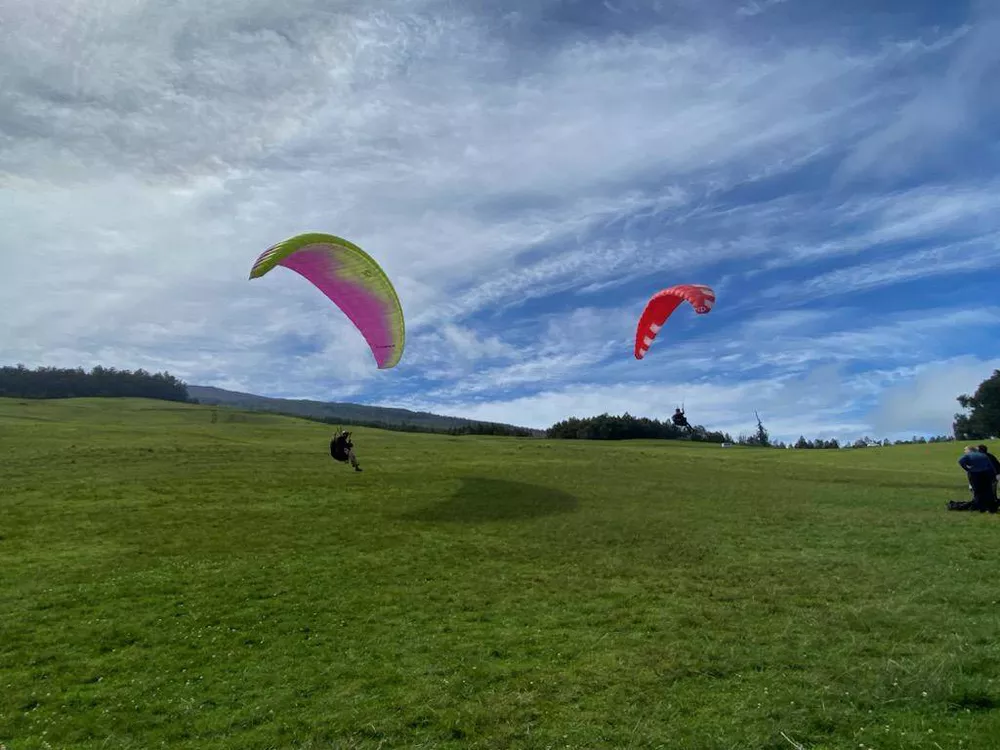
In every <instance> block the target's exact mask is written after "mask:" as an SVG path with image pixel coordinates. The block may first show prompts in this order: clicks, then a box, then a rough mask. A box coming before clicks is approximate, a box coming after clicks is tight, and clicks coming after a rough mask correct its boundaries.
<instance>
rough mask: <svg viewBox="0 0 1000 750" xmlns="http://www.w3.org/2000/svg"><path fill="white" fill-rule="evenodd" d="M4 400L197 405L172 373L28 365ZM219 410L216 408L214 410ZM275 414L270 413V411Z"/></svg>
mask: <svg viewBox="0 0 1000 750" xmlns="http://www.w3.org/2000/svg"><path fill="white" fill-rule="evenodd" d="M0 397H8V398H94V397H104V398H152V399H160V400H163V401H183V402H186V403H195V404H196V403H198V400H197V399H195V398H191V396H190V394H189V393H188V388H187V385H186V384H185V383H183V382H182V381H180V380H178V379H177V378H176V377H174V376H173V375H170V374H168V373H165V372H163V373H155V374H152V373H149V372H146V371H145V370H141V369H140V370H134V371H133V370H118V369H115V368H113V367H112V368H107V367H100V366H98V367H95V368H93V369H92V370H91V371H90V372H87V371H85V370H83V369H82V368H79V367H78V368H58V367H38V368H36V369H34V370H30V369H28V368H27V367H25V366H24V365H17V366H16V367H10V366H6V367H0ZM216 408H218V407H216ZM269 411H271V410H269ZM272 413H276V414H282V415H284V416H289V417H296V418H299V419H308V420H310V421H313V422H322V423H325V424H335V425H338V426H344V427H348V426H350V427H372V428H377V429H382V430H394V431H396V432H427V433H436V434H445V435H502V436H508V437H531V436H532V434H533V433H532V431H531V430H528V429H525V428H521V427H514V426H511V425H505V424H494V423H492V422H469V423H467V424H460V425H455V426H450V427H437V426H432V425H416V424H412V423H407V422H402V423H400V422H386V421H382V420H377V419H373V420H363V419H343V418H338V417H336V416H322V417H320V416H310V415H306V414H298V413H290V412H288V413H286V412H280V411H273V412H272Z"/></svg>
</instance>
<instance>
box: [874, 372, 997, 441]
mask: <svg viewBox="0 0 1000 750" xmlns="http://www.w3.org/2000/svg"><path fill="white" fill-rule="evenodd" d="M997 369H1000V358H995V359H991V360H983V359H978V358H976V357H973V356H963V357H956V358H953V359H949V360H942V361H938V362H929V363H927V364H924V365H920V366H918V367H915V368H914V370H913V373H912V375H911V377H909V378H907V379H905V380H903V381H902V382H900V383H898V384H896V385H893V386H891V387H890V388H887V389H886V390H885V391H883V392H882V393H881V394H880V397H879V405H878V408H877V410H876V411H875V412H874V414H873V416H872V423H873V426H874V428H875V429H876V430H879V431H882V432H890V433H901V434H910V433H913V434H924V433H932V434H936V435H950V434H951V432H952V422H953V421H954V418H955V414H960V413H962V411H963V410H962V408H961V406H960V405H959V404H958V402H957V401H956V399H957V398H958V396H960V395H962V394H971V393H974V392H975V390H976V388H977V387H978V386H979V384H980V383H981V382H983V381H984V380H986V379H987V378H989V377H990V376H991V375H992V374H993V371H994V370H997Z"/></svg>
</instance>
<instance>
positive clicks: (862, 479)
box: [0, 398, 1000, 750]
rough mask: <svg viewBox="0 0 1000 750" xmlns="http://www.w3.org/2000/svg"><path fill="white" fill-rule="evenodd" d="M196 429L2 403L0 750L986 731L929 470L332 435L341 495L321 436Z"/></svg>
mask: <svg viewBox="0 0 1000 750" xmlns="http://www.w3.org/2000/svg"><path fill="white" fill-rule="evenodd" d="M213 411H215V410H213V409H212V407H204V406H198V405H194V404H187V403H178V402H165V401H157V400H150V399H130V398H121V399H106V398H104V399H102V398H92V399H51V400H40V399H31V400H29V399H23V400H18V399H3V398H0V452H2V455H3V468H2V470H0V476H2V485H0V490H2V492H3V497H2V502H0V570H2V571H3V575H2V576H0V607H2V608H3V611H4V612H7V613H10V615H9V616H7V617H4V618H0V671H3V673H4V683H3V686H4V689H3V690H0V745H5V746H7V747H9V748H11V750H14V749H15V748H18V749H19V748H44V747H56V748H73V749H74V750H98V749H99V748H101V749H108V748H115V749H118V748H120V749H124V748H154V747H170V748H179V749H180V750H188V749H191V750H193V749H194V748H199V749H200V748H207V747H211V748H251V747H254V748H256V747H261V748H263V747H280V748H293V747H294V748H302V749H303V750H305V748H320V747H324V748H329V747H342V748H357V749H358V750H361V749H363V748H364V749H367V748H371V749H372V750H374V748H376V747H379V746H381V747H384V748H389V747H392V748H396V747H423V748H431V747H433V748H442V750H448V749H449V748H456V749H462V750H465V749H467V748H470V749H471V748H514V747H516V748H525V750H535V749H536V748H538V749H539V750H540V749H541V748H548V747H560V748H564V747H571V748H591V747H609V748H626V747H635V748H639V747H642V748H646V747H649V748H651V747H669V748H704V749H705V750H714V749H715V748H719V749H721V748H768V749H769V750H779V749H780V748H789V747H802V748H810V750H821V748H826V749H830V748H848V747H854V748H857V747H859V746H861V745H862V744H863V745H864V747H865V748H880V749H884V750H889V749H890V748H892V749H894V750H903V749H904V748H905V750H937V748H959V747H965V748H990V747H994V746H995V745H996V742H995V738H996V737H997V736H1000V734H998V732H1000V711H997V710H996V709H997V707H998V706H1000V687H998V685H997V682H996V673H997V651H996V632H997V623H996V603H995V602H996V598H997V595H996V583H995V569H996V562H995V560H996V541H997V532H998V528H1000V527H998V525H997V524H998V522H1000V519H998V518H997V517H996V516H980V515H979V514H969V513H948V512H947V511H945V510H944V503H945V501H946V500H948V499H950V498H953V497H962V496H963V495H967V489H966V484H965V477H964V475H963V473H962V472H961V470H960V469H958V467H957V466H956V465H955V463H954V461H955V456H956V451H955V447H954V446H948V445H924V446H899V447H888V448H883V449H880V450H863V451H861V450H859V451H805V450H803V451H780V450H766V449H759V448H741V449H738V450H726V449H721V448H719V447H718V446H715V445H710V444H706V443H700V444H697V443H689V442H685V441H622V442H618V443H614V444H596V443H592V442H588V441H573V440H537V441H531V442H529V441H523V440H507V439H494V438H490V437H470V438H458V437H453V436H448V435H430V434H420V435H416V434H403V433H395V432H389V431H385V430H375V429H368V428H359V429H358V430H357V434H358V448H359V457H360V459H361V461H362V464H363V466H364V468H365V471H364V472H363V473H361V474H356V473H354V472H352V471H350V470H348V469H346V468H345V467H343V466H341V465H338V464H335V463H334V462H333V461H331V460H330V457H329V455H328V453H327V450H326V445H327V440H328V437H329V431H328V429H327V427H326V426H324V425H321V424H318V423H312V422H309V421H306V420H303V419H292V418H286V417H282V416H279V415H276V414H269V413H263V412H245V411H240V410H236V409H226V410H225V414H222V413H221V412H222V410H219V412H220V413H219V414H218V416H219V419H218V420H217V421H213V420H212V413H213ZM706 467H710V468H711V469H712V470H706ZM783 735H784V736H783ZM786 737H787V738H788V739H786ZM789 740H790V741H789ZM793 743H795V744H793Z"/></svg>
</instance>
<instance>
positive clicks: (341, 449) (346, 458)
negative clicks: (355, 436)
mask: <svg viewBox="0 0 1000 750" xmlns="http://www.w3.org/2000/svg"><path fill="white" fill-rule="evenodd" d="M330 456H331V457H332V458H333V460H334V461H340V462H341V463H347V462H350V464H351V466H353V467H354V470H355V471H361V467H360V466H359V465H358V457H357V456H356V455H354V443H353V441H352V440H351V433H349V432H348V431H347V430H341V431H340V432H338V433H337V434H336V435H334V436H333V439H332V440H331V441H330Z"/></svg>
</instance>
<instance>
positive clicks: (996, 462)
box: [976, 445, 1000, 497]
mask: <svg viewBox="0 0 1000 750" xmlns="http://www.w3.org/2000/svg"><path fill="white" fill-rule="evenodd" d="M976 447H977V448H979V452H980V453H985V454H986V456H987V457H988V458H989V459H990V463H991V464H993V496H994V497H996V494H997V480H1000V459H998V458H997V457H996V456H994V455H993V454H992V453H990V449H989V448H987V447H986V446H985V445H977V446H976Z"/></svg>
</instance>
